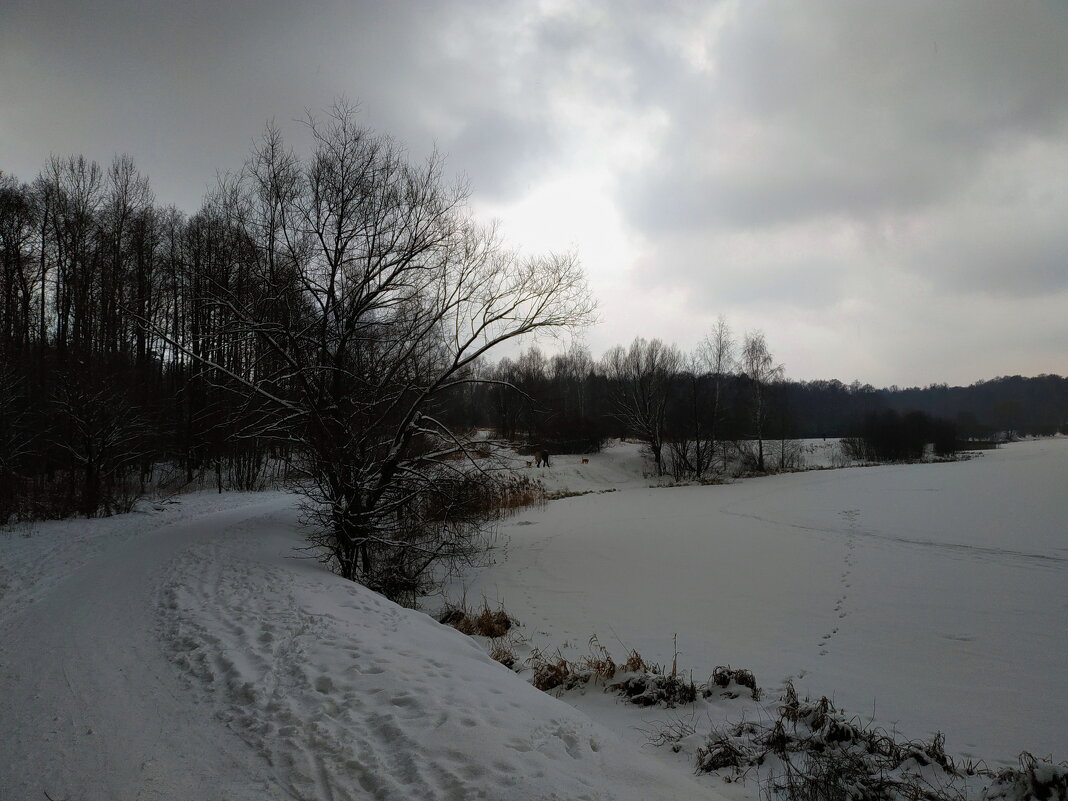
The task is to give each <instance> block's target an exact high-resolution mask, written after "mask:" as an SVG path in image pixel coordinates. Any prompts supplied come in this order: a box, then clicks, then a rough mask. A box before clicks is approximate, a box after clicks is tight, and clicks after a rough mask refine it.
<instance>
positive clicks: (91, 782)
mask: <svg viewBox="0 0 1068 801" xmlns="http://www.w3.org/2000/svg"><path fill="white" fill-rule="evenodd" d="M176 507H177V508H168V509H164V510H162V511H158V512H154V513H153V514H149V515H128V516H124V517H121V518H115V519H113V520H109V521H68V522H66V523H50V524H47V525H44V524H42V525H40V526H38V527H34V528H33V529H23V530H21V532H20V530H16V531H15V532H10V533H3V534H0V564H3V565H4V574H3V575H4V578H3V581H4V582H5V584H6V593H5V596H4V598H3V601H2V606H0V689H2V693H0V720H2V721H3V725H2V726H0V801H22V800H23V799H40V798H44V797H45V794H46V793H47V795H48V796H49V797H51V798H54V799H60V798H64V799H80V800H81V801H92V800H93V799H100V800H101V801H103V800H104V799H243V800H244V799H281V798H309V799H310V798H315V799H336V800H337V801H340V800H341V799H357V798H360V799H363V798H375V799H408V798H434V799H439V798H440V799H473V798H488V799H496V798H524V799H691V798H715V797H717V796H716V795H715V794H714V793H713V792H712V791H711V790H709V789H708V787H707V786H705V787H702V786H701V785H700V784H698V783H697V781H696V780H695V779H693V778H692V777H691V776H689V775H688V772H685V771H676V770H673V769H672V768H671V767H670V766H665V765H662V764H661V763H659V762H658V761H656V760H654V759H651V758H650V757H648V756H647V755H646V754H643V753H642V752H641V751H640V750H639V749H637V748H635V747H634V746H633V745H631V744H629V743H625V742H623V741H622V740H621V739H620V738H619V737H617V736H616V735H615V734H613V733H612V732H610V731H608V730H607V729H605V728H604V727H603V726H600V725H599V724H597V723H595V722H593V721H592V720H590V718H588V717H587V716H586V715H584V714H582V713H581V712H579V711H576V710H575V709H574V708H573V707H571V706H568V705H567V704H564V703H562V702H560V701H558V700H556V699H554V698H552V697H550V696H548V695H546V694H544V693H541V692H539V691H537V690H535V689H534V688H532V687H531V686H529V685H528V684H526V683H525V682H524V681H523V680H522V679H520V678H519V677H517V676H515V675H514V674H512V673H511V672H510V671H509V670H507V669H506V668H504V667H503V666H501V665H499V664H497V663H496V662H493V661H492V660H490V659H489V658H488V657H487V656H486V655H485V654H484V652H483V651H482V650H481V649H480V648H479V647H478V646H477V645H476V644H475V642H474V641H473V640H471V639H470V638H467V637H464V636H463V635H461V634H459V633H457V632H455V631H452V630H451V629H447V628H445V627H443V626H441V625H439V624H437V623H436V622H434V621H433V620H431V619H430V618H428V617H427V616H425V615H423V614H421V613H418V612H413V611H411V610H405V609H402V608H400V607H397V606H395V605H393V604H391V603H389V602H387V601H385V600H383V599H381V598H379V597H377V596H376V595H374V594H373V593H370V592H369V591H367V590H366V589H364V588H362V587H359V586H357V585H354V584H351V583H349V582H345V581H342V580H340V579H338V578H336V577H335V576H333V575H331V574H329V573H328V572H326V571H325V570H324V568H323V567H322V566H321V565H319V564H318V563H317V562H315V561H313V560H309V559H307V558H304V555H303V554H302V553H301V552H299V551H297V550H295V549H296V548H297V547H298V546H300V544H301V541H300V539H299V533H298V532H297V530H296V525H295V523H296V513H295V510H294V500H293V498H292V497H291V496H288V495H285V494H282V493H264V494H261V495H256V496H233V495H231V496H223V497H222V498H219V497H218V496H199V497H194V498H189V499H185V500H183V501H182V502H181V504H177V505H176ZM179 508H180V509H184V510H185V511H179V510H178V509H179ZM21 533H29V534H30V536H21Z"/></svg>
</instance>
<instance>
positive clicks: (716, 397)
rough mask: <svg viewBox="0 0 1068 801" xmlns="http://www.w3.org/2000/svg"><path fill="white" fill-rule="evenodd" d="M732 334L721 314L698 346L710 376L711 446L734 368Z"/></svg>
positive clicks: (724, 460) (713, 442)
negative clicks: (728, 381) (727, 383)
mask: <svg viewBox="0 0 1068 801" xmlns="http://www.w3.org/2000/svg"><path fill="white" fill-rule="evenodd" d="M734 345H735V342H734V336H733V335H732V334H731V329H730V326H729V325H727V318H726V317H724V316H723V315H722V314H721V315H719V317H717V318H716V325H715V327H714V328H713V329H712V331H711V332H710V333H709V334H708V336H706V337H705V338H704V341H703V342H702V343H701V345H700V346H699V348H698V351H699V353H700V356H701V361H702V362H703V365H704V368H705V370H707V371H708V372H709V373H710V374H711V376H712V399H711V400H712V409H711V418H710V422H709V439H710V440H711V441H712V444H713V447H714V446H715V443H716V441H717V439H716V436H717V434H718V433H719V432H718V428H719V424H720V422H721V421H722V420H723V417H724V413H725V411H726V409H725V406H726V397H725V393H724V389H725V386H726V381H727V377H728V376H729V375H730V374H731V373H732V372H733V371H734V369H735V360H734ZM721 455H722V457H723V469H724V470H726V469H727V449H726V448H722V449H721Z"/></svg>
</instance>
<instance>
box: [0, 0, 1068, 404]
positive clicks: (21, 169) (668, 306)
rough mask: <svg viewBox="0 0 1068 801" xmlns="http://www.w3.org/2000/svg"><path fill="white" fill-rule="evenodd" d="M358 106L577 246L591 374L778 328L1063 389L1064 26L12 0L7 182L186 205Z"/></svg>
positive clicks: (503, 8)
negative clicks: (74, 182) (141, 190)
mask: <svg viewBox="0 0 1068 801" xmlns="http://www.w3.org/2000/svg"><path fill="white" fill-rule="evenodd" d="M341 96H345V97H347V98H349V99H350V100H353V101H356V102H358V103H359V104H360V107H361V110H362V114H363V117H364V119H365V121H366V122H367V123H368V124H369V125H370V126H372V127H374V128H376V129H378V130H380V131H383V132H387V133H390V134H392V135H394V136H395V137H396V138H398V139H399V140H401V141H403V142H404V143H405V144H406V145H407V146H408V148H409V150H410V151H411V153H412V155H413V156H415V157H419V156H421V155H423V154H425V153H426V152H428V151H430V150H431V149H433V148H434V147H437V148H438V149H440V150H441V151H443V152H444V153H446V154H447V156H448V162H447V163H448V165H449V167H450V168H451V169H452V170H453V171H454V172H456V173H457V174H463V175H465V176H466V177H467V178H468V180H469V182H470V184H471V188H472V190H473V197H472V202H473V205H474V207H475V210H476V212H477V213H479V214H484V215H487V216H488V215H493V216H498V217H500V218H501V219H502V221H503V224H504V227H505V231H506V233H507V234H508V235H509V236H510V238H512V239H513V240H515V241H516V242H517V243H518V244H521V245H522V246H524V247H525V248H527V249H530V250H540V249H545V248H566V247H574V248H575V249H577V250H578V252H579V254H580V256H581V258H582V260H583V263H584V264H585V265H586V267H587V271H588V274H589V276H590V279H591V283H592V284H593V287H594V290H595V292H596V293H597V294H598V296H599V298H600V300H601V316H602V319H603V322H602V323H601V324H600V325H599V326H597V327H596V328H594V329H591V330H590V331H588V332H587V334H586V340H587V342H588V344H589V345H590V346H591V348H592V349H593V351H594V353H595V355H599V354H600V352H602V351H603V350H605V349H606V348H607V347H608V346H610V345H612V344H616V343H621V342H626V341H629V340H630V339H631V338H633V337H634V336H635V335H641V336H646V337H652V336H659V337H662V338H664V339H668V340H673V341H676V342H677V343H678V344H679V345H680V346H682V347H684V348H690V347H692V346H693V345H694V344H696V342H697V341H698V340H700V338H701V337H702V336H703V335H704V334H705V333H706V331H707V330H708V329H709V327H710V326H711V324H712V322H713V321H714V319H715V317H716V316H717V315H718V314H720V313H723V314H726V315H727V316H728V319H729V320H730V321H731V322H732V324H733V326H734V327H735V328H736V329H737V330H739V331H741V330H744V329H753V328H762V329H764V330H765V331H766V333H767V336H768V341H769V344H770V345H771V347H772V349H773V351H774V352H775V355H776V357H777V358H778V359H779V360H781V361H782V362H784V364H785V366H786V369H787V373H788V374H789V375H791V376H793V377H797V378H839V379H841V380H844V381H850V380H852V379H854V378H857V379H860V380H861V381H864V382H870V383H873V384H877V385H888V384H894V383H896V384H900V385H913V384H921V385H922V384H926V383H929V382H934V381H948V382H950V383H970V382H972V381H974V380H977V379H980V378H991V377H994V376H997V375H1004V374H1012V373H1022V374H1025V375H1033V374H1037V373H1042V372H1050V373H1060V374H1065V373H1068V364H1066V361H1068V358H1066V357H1068V348H1066V345H1065V343H1066V342H1068V313H1066V312H1068V225H1066V221H1068V181H1066V180H1065V177H1066V176H1068V4H1066V3H1064V2H1061V1H1060V0H1048V1H1047V2H1038V1H1036V2H1017V3H1003V2H938V3H930V2H915V3H912V2H903V0H894V1H893V2H889V1H888V2H879V3H872V2H815V3H813V2H805V3H780V2H775V3H772V2H761V1H760V0H744V2H726V1H725V2H719V3H697V2H678V3H674V4H672V3H664V2H657V3H639V2H611V3H610V2H601V3H564V2H529V3H518V2H516V3H498V2H489V1H488V0H487V2H482V3H475V2H436V1H431V0H427V2H412V1H408V2H383V3H379V2H374V3H372V2H365V3H354V2H346V1H345V0H337V1H336V2H329V1H326V0H317V1H316V2H308V3H300V4H296V3H291V2H280V1H279V0H268V1H267V2H261V1H260V0H255V2H253V0H237V1H236V2H226V3H218V2H206V1H201V2H190V3H173V2H166V1H164V0H140V1H137V0H99V2H95V3H92V4H89V3H74V2H57V0H32V2H28V1H27V0H14V2H13V1H12V0H6V1H5V2H4V3H3V4H2V5H0V170H4V171H5V172H9V173H13V174H15V175H16V176H17V177H19V178H21V179H23V180H31V179H32V178H33V177H34V175H35V174H36V173H37V171H38V170H39V169H40V168H41V167H42V166H43V164H44V162H45V160H46V159H47V158H48V156H49V154H50V153H58V154H68V153H83V154H85V155H86V156H87V157H90V158H94V159H97V160H98V161H101V162H103V163H106V162H108V161H110V159H111V158H112V156H113V155H114V154H116V153H122V152H125V153H129V154H130V155H131V156H133V157H134V159H135V160H136V162H137V164H138V165H139V167H140V168H141V169H142V170H143V171H144V172H145V173H147V174H148V175H149V177H150V179H151V181H152V185H153V187H154V189H155V193H156V197H157V200H158V202H160V203H174V204H176V205H178V206H179V207H180V208H182V209H183V210H185V211H194V210H195V209H196V207H197V205H198V204H199V201H200V199H201V198H202V196H203V194H204V192H205V190H206V189H207V188H208V187H210V186H211V185H213V184H214V181H215V176H216V173H217V171H220V170H233V169H237V168H238V167H239V166H240V165H241V162H242V161H243V159H244V157H245V154H246V153H247V152H248V149H249V146H250V143H251V141H252V139H253V138H254V137H256V136H257V135H258V134H259V133H260V132H261V131H262V129H263V126H264V124H265V123H266V122H267V121H268V120H271V119H273V120H274V121H276V122H277V123H278V124H279V125H280V126H281V127H282V129H283V132H285V133H286V134H287V137H288V138H289V140H290V142H291V143H292V144H293V145H294V146H295V147H297V148H298V150H299V149H300V147H301V144H302V136H303V131H302V127H301V126H300V125H299V124H298V123H296V122H292V121H293V120H296V119H298V118H300V117H302V116H303V115H304V112H305V109H310V110H312V111H316V110H321V109H323V108H324V107H326V106H328V105H329V104H330V103H331V102H332V101H333V100H334V99H335V98H338V97H341Z"/></svg>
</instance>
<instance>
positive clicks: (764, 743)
mask: <svg viewBox="0 0 1068 801" xmlns="http://www.w3.org/2000/svg"><path fill="white" fill-rule="evenodd" d="M722 675H723V674H722V673H721V674H720V676H721V680H722ZM714 676H715V674H714ZM731 681H732V682H733V683H736V684H737V683H740V682H738V681H737V679H736V678H734V677H733V676H732V678H731ZM720 686H722V685H720ZM778 712H779V717H778V719H777V720H776V721H775V722H774V723H772V724H768V723H754V722H751V721H750V722H742V723H738V724H735V725H734V726H731V727H728V728H726V729H723V730H717V731H713V732H712V733H711V734H710V735H709V736H708V738H707V740H706V743H705V745H704V746H702V747H700V748H698V749H697V752H696V769H697V772H699V773H711V772H720V771H724V770H726V771H729V774H728V775H727V776H725V777H724V778H725V779H726V780H728V781H737V780H740V779H744V778H746V777H747V776H748V775H749V774H750V773H752V772H756V773H757V775H758V779H759V781H760V783H761V797H762V798H768V799H778V798H789V799H813V800H814V801H815V800H818V801H823V800H824V799H826V800H827V801H832V800H833V801H838V800H839V799H840V800H841V801H868V799H873V800H875V801H883V800H884V799H885V801H919V800H920V799H924V801H965V800H966V799H981V801H995V799H1004V801H1023V799H1030V798H1035V799H1043V801H1046V800H1048V801H1068V765H1066V764H1061V765H1055V764H1053V763H1052V762H1051V761H1050V760H1038V759H1036V758H1035V757H1034V756H1032V755H1031V754H1028V753H1026V752H1025V753H1024V754H1022V755H1021V756H1020V767H1019V768H1012V769H1006V770H1002V771H1000V772H998V773H994V772H993V771H990V770H988V769H986V768H985V767H980V766H977V765H975V764H973V763H970V762H969V763H966V764H964V765H958V764H957V763H956V762H955V761H954V760H953V758H952V757H950V756H948V755H947V754H946V751H945V738H944V736H943V735H942V734H941V733H938V734H935V736H934V737H932V738H931V739H929V740H904V739H899V738H898V737H897V736H895V735H894V734H891V733H888V732H886V731H885V730H883V729H880V728H878V727H871V726H870V725H866V724H864V723H863V722H861V721H860V720H858V719H857V718H856V717H848V718H847V717H846V716H845V715H843V714H842V713H841V712H840V711H839V710H837V709H836V708H835V706H834V704H833V703H832V702H831V701H829V700H828V699H827V698H820V699H819V700H818V701H815V702H812V701H809V700H808V699H807V698H806V699H805V700H803V701H802V700H800V699H799V698H798V697H797V692H796V690H795V689H794V687H793V684H792V683H790V682H787V684H786V689H785V692H784V694H783V696H782V699H781V703H780V705H779V707H778ZM974 777H980V778H982V777H985V778H987V779H988V780H989V781H990V783H989V784H988V785H987V786H986V787H984V788H981V789H980V788H977V787H976V786H975V778H974Z"/></svg>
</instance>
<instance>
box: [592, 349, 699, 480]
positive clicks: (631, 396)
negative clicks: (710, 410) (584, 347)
mask: <svg viewBox="0 0 1068 801" xmlns="http://www.w3.org/2000/svg"><path fill="white" fill-rule="evenodd" d="M681 362H682V355H681V353H680V352H679V350H678V348H676V347H675V346H674V345H665V344H664V343H663V342H662V341H660V340H659V339H652V340H648V341H647V340H645V339H642V338H640V337H638V338H636V339H635V340H634V341H633V342H632V343H631V345H630V348H628V349H626V350H624V348H623V347H622V346H620V345H617V346H616V347H614V348H612V349H611V350H609V351H608V352H607V353H605V355H604V357H603V358H602V360H601V367H602V369H603V371H604V374H605V377H606V378H607V380H608V392H609V402H610V404H611V406H610V409H611V411H610V414H611V415H612V416H614V417H615V418H616V419H617V420H619V421H620V422H621V423H622V424H623V425H624V426H625V427H626V429H627V430H628V431H630V432H632V433H634V434H636V435H637V436H638V437H641V438H642V439H644V440H645V441H646V442H647V443H648V445H649V450H650V452H651V453H652V456H653V462H654V463H655V465H656V474H657V475H658V476H662V475H663V474H664V459H663V448H664V423H665V416H666V411H667V404H668V398H669V392H670V389H671V384H672V381H674V380H675V377H676V374H677V373H678V371H679V368H680V366H681Z"/></svg>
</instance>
